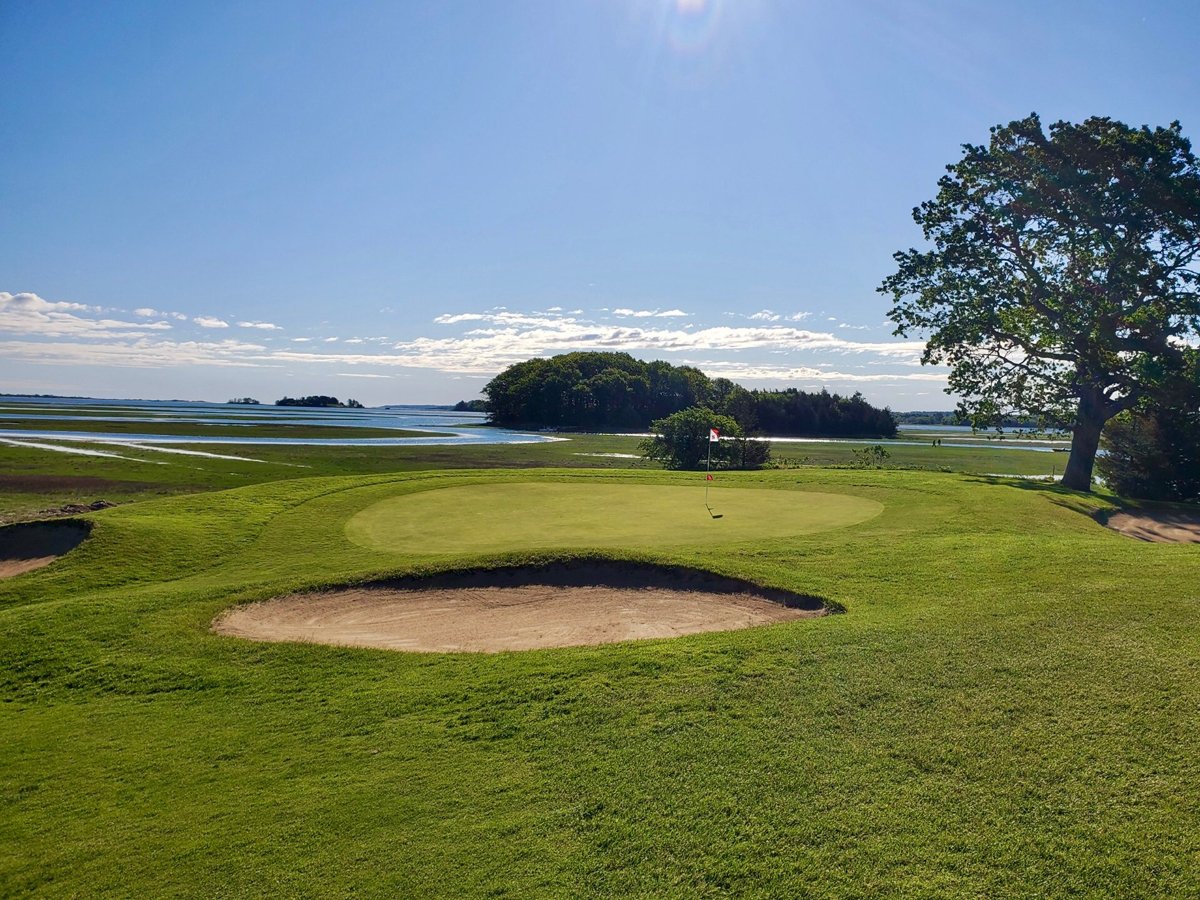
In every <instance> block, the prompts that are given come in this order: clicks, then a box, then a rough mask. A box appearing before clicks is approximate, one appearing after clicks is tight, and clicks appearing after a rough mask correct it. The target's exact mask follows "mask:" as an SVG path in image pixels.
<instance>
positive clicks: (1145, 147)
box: [879, 114, 1200, 490]
mask: <svg viewBox="0 0 1200 900" xmlns="http://www.w3.org/2000/svg"><path fill="white" fill-rule="evenodd" d="M938 187H939V190H938V194H937V197H936V198H935V199H933V200H931V201H928V202H925V203H922V204H921V205H920V206H918V207H917V208H916V209H914V210H913V218H914V220H915V221H916V222H917V224H918V225H920V226H921V228H922V230H923V232H924V236H925V238H926V240H927V241H928V242H929V243H930V244H931V248H930V249H925V250H917V249H910V250H907V251H902V252H899V253H896V254H895V259H896V262H897V263H898V264H899V268H898V271H896V273H895V274H893V275H891V276H889V277H888V278H887V279H885V280H884V282H883V284H882V286H881V287H880V289H879V290H880V291H881V292H884V293H888V294H891V295H892V298H893V306H892V309H891V311H890V313H889V317H890V318H891V319H892V321H893V322H895V323H896V326H897V327H896V334H898V335H908V334H909V333H910V332H913V331H917V332H925V333H928V335H929V340H928V344H927V348H926V350H925V353H924V357H923V362H926V363H938V364H946V365H949V366H950V376H949V389H948V391H949V392H953V393H958V394H959V395H960V396H962V397H963V398H964V399H963V401H962V403H961V405H960V410H961V411H962V412H963V414H964V415H967V416H969V417H970V418H971V419H972V420H973V421H974V422H975V423H976V424H990V423H993V422H995V421H996V420H997V419H999V418H1000V417H1002V416H1004V415H1006V414H1021V413H1026V414H1032V415H1035V416H1037V417H1038V419H1039V421H1040V422H1041V423H1042V424H1059V425H1072V427H1073V437H1072V445H1071V456H1070V459H1069V461H1068V465H1067V468H1066V471H1065V472H1064V475H1063V484H1064V485H1066V486H1067V487H1072V488H1076V489H1081V490H1088V489H1090V487H1091V476H1092V467H1093V464H1094V461H1095V456H1096V450H1097V446H1098V444H1099V439H1100V433H1101V430H1102V428H1103V426H1104V424H1105V423H1106V422H1107V421H1108V420H1109V419H1111V418H1112V417H1113V416H1115V415H1117V414H1119V413H1120V412H1122V411H1123V410H1127V409H1131V408H1133V407H1134V406H1136V405H1137V404H1138V403H1139V402H1141V401H1143V400H1144V399H1145V398H1147V397H1153V396H1155V395H1157V394H1158V393H1159V392H1161V391H1163V390H1166V389H1169V386H1170V385H1171V384H1172V383H1173V382H1174V381H1176V380H1178V378H1179V377H1181V373H1182V372H1183V371H1184V370H1185V369H1186V356H1187V350H1186V346H1187V339H1188V337H1189V336H1191V335H1196V334H1198V333H1200V290H1198V281H1200V269H1198V266H1197V254H1198V253H1200V169H1198V168H1197V161H1196V157H1195V156H1194V155H1193V153H1192V151H1191V144H1190V142H1189V141H1188V140H1187V139H1186V138H1185V137H1184V136H1183V134H1182V131H1181V128H1180V125H1179V123H1178V122H1174V123H1172V124H1171V125H1170V126H1168V127H1166V128H1154V129H1151V128H1149V127H1141V128H1132V127H1130V126H1127V125H1125V124H1123V123H1121V122H1117V121H1114V120H1112V119H1108V118H1090V119H1087V120H1086V121H1084V122H1083V123H1081V124H1072V123H1069V122H1056V123H1054V124H1053V125H1051V126H1050V128H1049V134H1048V135H1047V134H1046V133H1045V132H1044V131H1043V128H1042V123H1041V121H1040V119H1039V118H1038V117H1037V115H1036V114H1035V115H1030V116H1029V117H1028V118H1025V119H1021V120H1019V121H1015V122H1012V123H1010V124H1008V125H1005V126H997V127H995V128H993V129H992V131H991V140H990V142H989V144H988V145H987V146H972V145H969V144H968V145H964V147H963V156H962V159H961V160H959V161H958V162H956V163H954V164H952V165H949V166H947V174H946V175H945V176H943V177H942V178H941V180H940V181H939V182H938Z"/></svg>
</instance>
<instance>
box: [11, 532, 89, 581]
mask: <svg viewBox="0 0 1200 900" xmlns="http://www.w3.org/2000/svg"><path fill="white" fill-rule="evenodd" d="M87 536H88V528H87V526H86V525H80V524H78V523H75V522H30V523H27V524H22V525H8V526H5V527H4V528H0V578H11V577H12V576H14V575H20V574H21V573H22V572H29V571H32V570H33V569H40V568H41V567H42V566H48V565H50V563H52V562H54V561H55V560H56V559H58V558H59V557H60V556H62V555H63V554H64V553H67V552H69V551H71V550H74V549H75V548H76V547H78V546H79V545H80V544H81V543H83V540H84V538H86V537H87Z"/></svg>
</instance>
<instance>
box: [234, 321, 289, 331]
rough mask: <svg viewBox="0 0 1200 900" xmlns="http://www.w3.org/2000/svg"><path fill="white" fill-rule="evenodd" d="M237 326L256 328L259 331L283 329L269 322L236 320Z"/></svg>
mask: <svg viewBox="0 0 1200 900" xmlns="http://www.w3.org/2000/svg"><path fill="white" fill-rule="evenodd" d="M238 328H257V329H259V330H260V331H283V329H282V328H281V327H280V326H278V325H275V324H273V323H271V322H238Z"/></svg>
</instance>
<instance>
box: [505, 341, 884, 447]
mask: <svg viewBox="0 0 1200 900" xmlns="http://www.w3.org/2000/svg"><path fill="white" fill-rule="evenodd" d="M483 393H484V395H485V396H486V397H487V409H488V412H489V413H490V414H491V421H492V423H493V424H496V425H506V426H510V427H551V428H579V429H592V430H595V429H600V428H606V429H612V430H615V431H640V430H644V429H646V428H648V427H649V426H650V423H651V422H655V421H657V420H660V419H664V418H666V417H667V416H670V415H671V414H672V413H676V412H679V411H680V410H684V409H688V408H690V407H704V408H706V409H708V410H710V411H712V412H713V413H715V414H717V415H722V416H728V417H729V418H730V419H732V420H733V421H735V422H736V423H737V424H738V426H739V427H740V428H741V429H742V430H743V431H745V432H746V433H755V432H761V433H769V434H779V435H805V434H811V435H818V434H819V435H827V436H831V437H894V436H895V434H896V422H895V419H894V418H893V417H892V414H891V411H890V410H887V409H878V408H877V407H874V406H871V405H870V404H869V403H867V401H866V400H864V399H863V397H862V395H861V394H855V395H853V396H852V397H841V396H838V395H837V394H830V393H828V392H827V391H821V392H819V393H811V394H810V393H806V392H804V391H798V390H796V389H795V388H789V389H788V390H784V391H760V390H756V391H749V390H746V389H745V388H744V387H742V386H741V385H738V384H735V383H734V382H732V381H730V380H729V379H728V378H716V379H711V378H709V377H708V376H707V375H705V374H704V373H703V372H701V371H700V370H699V369H696V368H693V367H692V366H672V365H671V364H670V363H666V362H662V361H661V360H658V361H655V362H643V361H642V360H638V359H634V358H633V357H632V356H630V355H629V354H628V353H604V352H581V353H566V354H563V355H561V356H555V357H551V358H549V359H541V358H539V359H530V360H526V361H525V362H522V363H517V364H516V365H513V366H509V367H508V368H507V369H505V370H504V371H503V372H501V373H500V374H499V375H497V376H496V377H495V378H493V379H492V380H491V381H490V382H488V384H487V386H486V387H485V388H484V389H483Z"/></svg>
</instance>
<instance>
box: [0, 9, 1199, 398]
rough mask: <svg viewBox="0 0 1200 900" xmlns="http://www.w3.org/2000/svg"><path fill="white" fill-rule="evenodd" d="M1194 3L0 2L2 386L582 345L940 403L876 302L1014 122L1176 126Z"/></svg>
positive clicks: (400, 361) (454, 389)
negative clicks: (944, 191)
mask: <svg viewBox="0 0 1200 900" xmlns="http://www.w3.org/2000/svg"><path fill="white" fill-rule="evenodd" d="M1198 31H1200V6H1197V5H1196V4H1195V3H1194V2H1178V3H1169V2H1158V3H1156V2H1144V3H1136V4H1135V3H1128V2H1120V3H1115V2H1114V3H1104V2H1091V3H1044V2H1041V3H1037V2H961V0H960V2H915V0H913V2H905V0H898V2H858V3H851V2H808V0H520V2H516V0H514V2H499V0H497V2H484V0H478V2H469V3H468V2H452V0H445V2H427V3H424V2H423V3H415V2H412V3H402V2H388V3H354V2H347V3H323V4H300V3H295V2H290V0H289V2H280V3H267V2H257V3H256V2H238V3H219V2H195V3H184V2H180V3H161V2H146V3H135V2H115V3H97V2H80V3H67V2H52V0H46V2H32V0H0V54H2V58H3V59H4V61H5V62H4V66H3V70H4V75H3V77H2V78H0V121H2V122H3V123H4V131H5V139H4V143H3V148H4V149H3V151H0V391H7V392H44V393H68V394H76V393H80V394H88V395H92V396H121V397H156V398H168V397H177V398H184V399H214V400H223V399H226V398H228V397H232V396H242V395H247V394H249V395H253V396H257V397H259V398H260V399H263V400H273V399H276V398H277V397H279V396H282V395H283V394H285V393H290V394H293V395H295V394H298V393H324V394H335V395H337V396H340V397H347V396H350V397H357V398H359V399H361V400H362V401H363V402H366V403H368V404H382V403H403V402H447V401H454V400H457V399H461V398H464V397H473V396H476V395H477V393H478V391H479V388H480V387H482V385H483V384H485V383H486V381H487V379H488V378H490V377H491V376H492V375H494V374H495V373H496V372H498V371H499V370H500V369H502V368H503V367H504V366H506V365H508V364H510V363H512V362H516V361H519V360H521V359H525V358H528V357H530V356H535V355H550V354H553V353H560V352H566V351H569V350H575V349H613V350H626V351H628V352H630V353H632V354H634V355H635V356H639V357H642V358H647V359H666V360H668V361H670V362H673V363H677V364H678V363H689V364H693V365H697V366H699V367H700V368H702V369H704V370H705V371H706V372H708V373H709V374H710V375H714V376H715V375H725V376H727V377H730V378H733V379H734V380H736V381H740V382H741V383H743V384H746V385H748V386H763V387H785V386H797V387H801V388H804V389H819V388H821V387H828V388H829V389H830V390H834V391H839V392H843V393H845V392H851V391H855V390H860V391H862V392H863V394H864V395H866V396H867V398H868V399H870V400H872V401H874V402H877V403H879V404H885V403H886V404H889V405H891V406H892V407H893V408H895V409H945V408H950V407H951V406H952V405H953V399H952V398H949V397H947V396H945V395H944V394H943V393H942V388H943V387H944V386H945V380H944V375H945V373H944V371H943V370H940V369H936V368H929V367H924V368H923V367H920V366H919V365H918V364H917V358H918V357H919V355H920V349H921V345H920V342H919V341H914V340H912V339H908V340H903V339H900V338H897V337H895V336H893V335H892V334H891V328H890V326H889V325H888V324H887V323H886V320H885V316H886V312H887V308H888V302H887V300H886V298H884V297H883V296H881V295H879V294H877V293H876V292H875V288H876V286H877V285H878V284H879V282H880V280H881V279H882V278H883V277H884V276H885V275H887V274H889V272H890V271H891V268H892V260H891V254H892V253H893V252H894V251H896V250H899V249H903V248H907V247H910V246H913V245H915V244H917V243H919V240H920V235H919V231H918V229H917V226H916V225H914V224H913V222H912V220H911V209H912V207H913V206H914V205H916V204H917V203H919V202H921V201H922V200H925V199H928V198H929V197H931V196H932V195H933V194H934V193H935V191H936V181H937V178H938V177H939V176H940V174H941V173H942V170H943V167H944V166H945V165H946V164H947V163H950V162H952V161H954V160H955V159H956V158H957V157H958V155H959V145H961V144H962V143H965V142H972V143H983V142H986V140H987V133H988V128H989V127H990V126H991V125H994V124H997V123H1000V122H1007V121H1010V120H1012V119H1015V118H1019V117H1022V116H1024V115H1026V114H1028V113H1029V112H1031V111H1037V112H1038V113H1039V114H1041V116H1042V118H1043V121H1045V122H1047V123H1049V122H1051V121H1054V120H1057V119H1069V120H1073V121H1078V120H1080V119H1083V118H1086V117H1087V116H1090V115H1107V116H1112V117H1114V118H1118V119H1122V120H1124V121H1126V122H1129V123H1131V124H1138V125H1140V124H1150V125H1165V124H1167V123H1168V122H1170V121H1171V120H1174V119H1179V120H1180V121H1181V122H1182V123H1183V127H1184V132H1185V134H1187V135H1189V136H1191V137H1192V138H1193V139H1198V138H1200V62H1197V57H1196V54H1195V50H1194V39H1195V35H1196V34H1197V33H1198Z"/></svg>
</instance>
